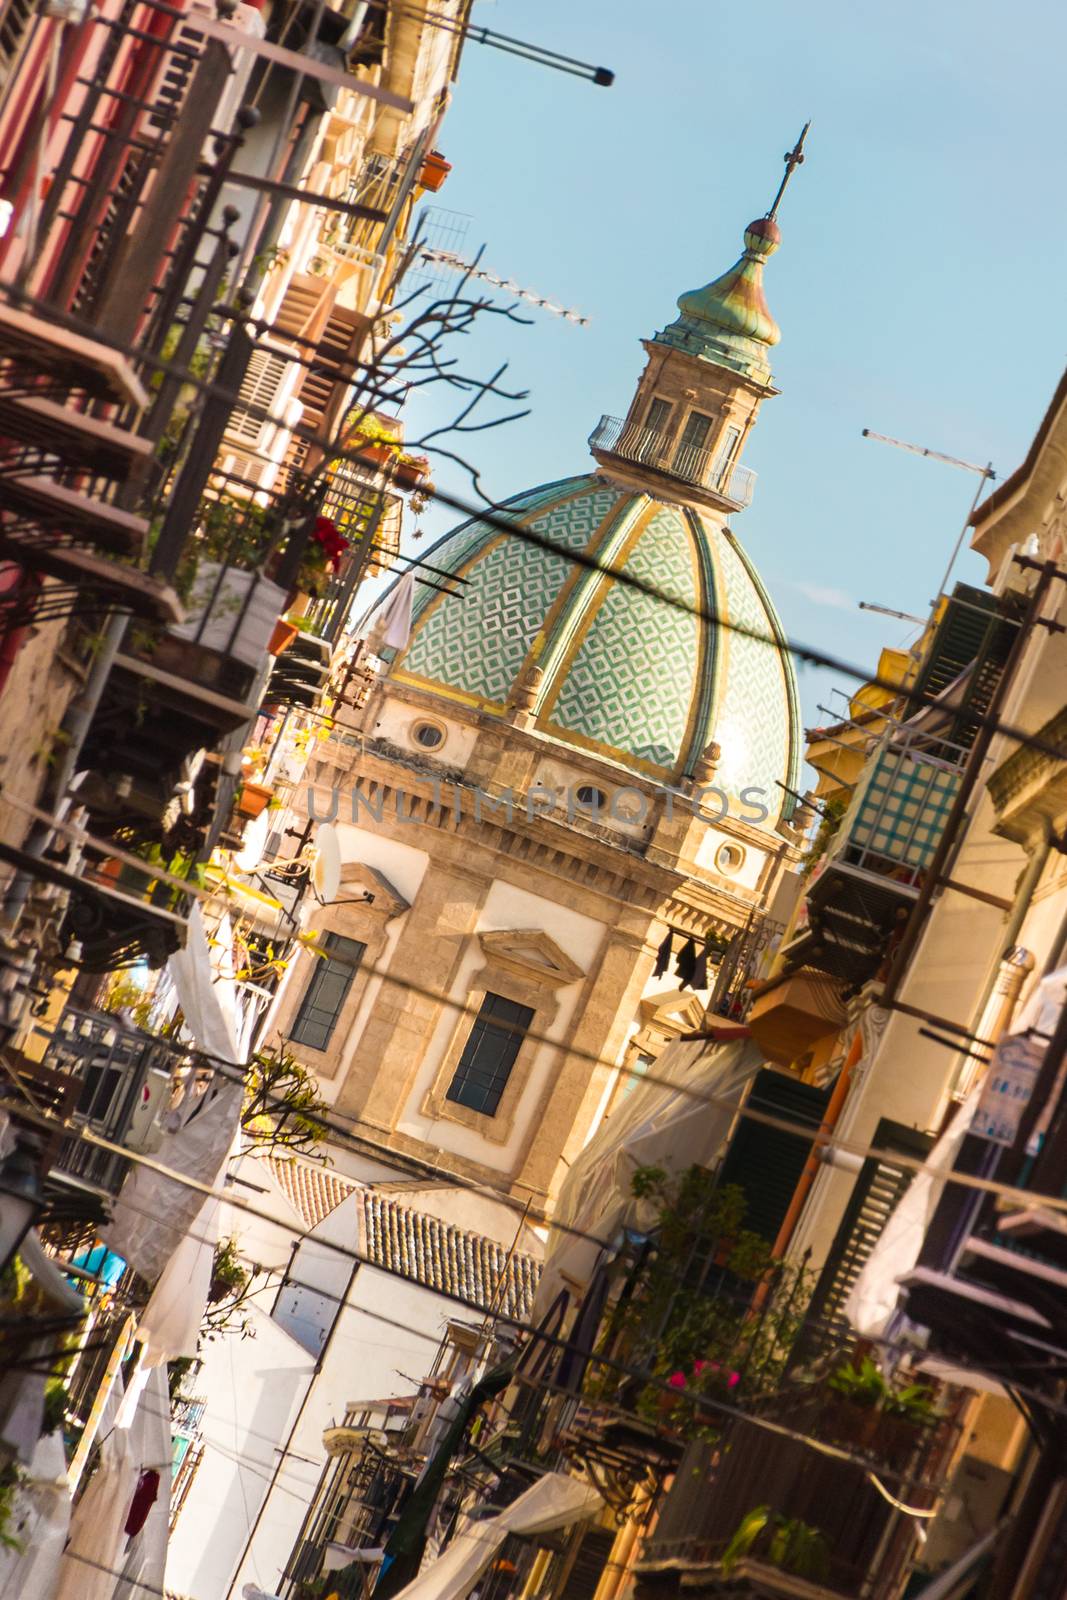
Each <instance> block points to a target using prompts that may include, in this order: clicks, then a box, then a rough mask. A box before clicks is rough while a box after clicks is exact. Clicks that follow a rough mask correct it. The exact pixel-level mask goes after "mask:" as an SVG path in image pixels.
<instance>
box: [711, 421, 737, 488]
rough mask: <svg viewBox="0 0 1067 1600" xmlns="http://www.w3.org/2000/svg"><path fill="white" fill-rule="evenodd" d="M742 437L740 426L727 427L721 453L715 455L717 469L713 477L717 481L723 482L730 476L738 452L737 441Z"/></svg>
mask: <svg viewBox="0 0 1067 1600" xmlns="http://www.w3.org/2000/svg"><path fill="white" fill-rule="evenodd" d="M740 437H741V429H740V428H727V429H726V431H725V432H724V434H723V436H722V444H721V445H720V447H719V453H718V455H717V456H716V457H715V471H714V473H713V477H714V479H715V482H716V483H720V484H721V483H723V482H724V481H725V479H727V478H728V477H729V476H730V472H731V470H732V468H733V464H734V456H735V455H736V454H737V441H738V440H739V439H740Z"/></svg>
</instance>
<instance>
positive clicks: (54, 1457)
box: [0, 1428, 70, 1600]
mask: <svg viewBox="0 0 1067 1600" xmlns="http://www.w3.org/2000/svg"><path fill="white" fill-rule="evenodd" d="M69 1528H70V1489H69V1487H68V1485H67V1462H66V1456H65V1455H64V1452H63V1432H62V1429H60V1428H57V1429H56V1431H55V1432H54V1433H50V1434H47V1435H46V1436H45V1437H44V1438H42V1439H39V1440H38V1441H37V1448H36V1450H35V1451H34V1453H33V1458H32V1460H31V1462H30V1465H29V1468H28V1469H27V1476H26V1481H25V1483H24V1484H23V1485H22V1486H21V1487H20V1488H19V1490H18V1494H17V1498H16V1502H15V1511H14V1516H13V1518H12V1523H11V1526H10V1529H9V1531H10V1532H11V1533H12V1534H13V1535H14V1537H15V1538H16V1539H17V1540H18V1541H19V1544H20V1545H21V1547H22V1548H21V1549H20V1550H0V1600H52V1597H53V1595H54V1594H55V1591H56V1584H57V1583H58V1581H59V1567H60V1562H61V1561H62V1558H63V1546H64V1545H65V1544H66V1541H67V1532H68V1530H69Z"/></svg>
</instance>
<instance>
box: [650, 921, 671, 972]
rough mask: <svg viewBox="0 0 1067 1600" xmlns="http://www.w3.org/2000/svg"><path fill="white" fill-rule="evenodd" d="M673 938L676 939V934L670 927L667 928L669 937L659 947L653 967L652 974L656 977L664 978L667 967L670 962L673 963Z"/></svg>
mask: <svg viewBox="0 0 1067 1600" xmlns="http://www.w3.org/2000/svg"><path fill="white" fill-rule="evenodd" d="M673 940H674V934H673V933H672V932H671V930H670V929H669V928H668V929H667V937H666V938H665V939H664V941H663V943H662V944H661V945H660V947H659V949H658V950H657V951H656V965H655V966H654V967H653V969H652V976H653V977H654V978H662V977H663V974H664V973H665V972H666V970H667V968H668V967H669V966H670V964H671V944H672V943H673Z"/></svg>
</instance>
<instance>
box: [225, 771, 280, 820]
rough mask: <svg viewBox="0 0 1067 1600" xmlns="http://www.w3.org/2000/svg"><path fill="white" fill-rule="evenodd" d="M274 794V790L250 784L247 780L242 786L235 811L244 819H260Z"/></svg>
mask: <svg viewBox="0 0 1067 1600" xmlns="http://www.w3.org/2000/svg"><path fill="white" fill-rule="evenodd" d="M273 792H274V791H273V790H272V789H267V788H264V786H263V784H261V783H249V782H248V781H247V779H246V780H245V782H244V783H243V784H242V785H241V793H240V795H239V797H238V800H237V805H236V807H235V810H236V811H237V813H238V815H239V816H242V817H249V818H254V817H258V816H259V815H260V813H261V812H263V811H265V810H266V809H267V804H268V802H269V800H270V797H271V795H272V794H273Z"/></svg>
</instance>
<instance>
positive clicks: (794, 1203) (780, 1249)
mask: <svg viewBox="0 0 1067 1600" xmlns="http://www.w3.org/2000/svg"><path fill="white" fill-rule="evenodd" d="M862 1054H863V1030H862V1028H860V1027H859V1026H858V1025H857V1028H856V1031H855V1033H854V1034H853V1035H852V1043H851V1044H850V1045H849V1048H848V1055H847V1056H846V1057H845V1064H844V1066H843V1067H842V1068H841V1071H840V1072H839V1073H838V1075H837V1082H836V1083H835V1084H834V1091H833V1094H832V1095H831V1096H830V1103H829V1105H828V1106H827V1107H826V1111H825V1112H824V1114H823V1119H822V1122H821V1123H820V1124H819V1131H818V1133H817V1134H816V1135H815V1139H814V1142H813V1143H812V1147H811V1152H810V1154H809V1156H808V1159H807V1161H806V1162H805V1163H804V1170H803V1172H802V1173H801V1174H800V1178H799V1179H798V1181H797V1186H796V1188H795V1189H794V1190H793V1198H792V1200H790V1202H789V1210H788V1211H787V1212H786V1214H785V1216H784V1217H783V1218H782V1225H781V1227H780V1228H779V1229H778V1237H777V1238H776V1239H775V1241H774V1249H773V1250H772V1251H771V1256H772V1258H773V1259H774V1260H780V1259H781V1258H782V1256H784V1255H785V1253H786V1251H787V1250H788V1248H789V1241H790V1239H792V1237H793V1234H794V1233H795V1232H796V1226H797V1223H798V1222H799V1221H800V1214H801V1212H802V1211H803V1209H804V1205H805V1202H806V1200H807V1198H808V1195H809V1194H810V1193H811V1186H812V1184H813V1183H814V1182H815V1174H816V1173H817V1172H818V1170H819V1168H820V1166H821V1165H822V1152H823V1151H824V1150H825V1148H826V1145H827V1143H828V1142H829V1136H830V1134H832V1133H833V1131H834V1129H835V1128H836V1127H837V1124H838V1122H839V1121H840V1119H841V1112H842V1111H843V1110H844V1106H845V1101H846V1100H847V1099H848V1091H849V1088H850V1086H851V1082H852V1074H853V1072H854V1071H855V1069H856V1066H857V1065H858V1063H859V1059H860V1057H861V1056H862Z"/></svg>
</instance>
